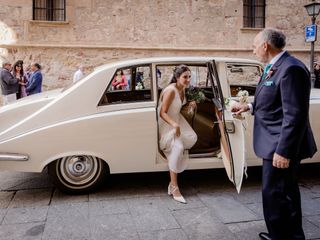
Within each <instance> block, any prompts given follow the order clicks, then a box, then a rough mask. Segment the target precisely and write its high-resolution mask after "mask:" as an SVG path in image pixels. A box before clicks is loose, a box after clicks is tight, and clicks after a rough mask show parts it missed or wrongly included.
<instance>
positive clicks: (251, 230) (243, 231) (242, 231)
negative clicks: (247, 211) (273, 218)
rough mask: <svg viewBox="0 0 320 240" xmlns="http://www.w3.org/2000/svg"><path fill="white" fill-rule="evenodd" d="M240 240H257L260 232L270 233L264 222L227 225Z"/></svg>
mask: <svg viewBox="0 0 320 240" xmlns="http://www.w3.org/2000/svg"><path fill="white" fill-rule="evenodd" d="M227 227H228V228H229V230H230V231H231V232H233V233H234V234H235V235H236V236H237V239H239V240H243V239H245V240H257V239H258V238H259V237H258V234H259V233H260V232H268V231H267V228H266V224H265V222H264V221H252V222H241V223H231V224H227Z"/></svg>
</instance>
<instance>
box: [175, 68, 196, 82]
mask: <svg viewBox="0 0 320 240" xmlns="http://www.w3.org/2000/svg"><path fill="white" fill-rule="evenodd" d="M186 71H189V72H191V71H190V68H189V67H188V66H187V65H179V66H176V67H175V68H174V69H173V74H172V78H171V81H170V83H176V82H177V79H178V78H179V77H180V76H181V74H182V73H184V72H186Z"/></svg>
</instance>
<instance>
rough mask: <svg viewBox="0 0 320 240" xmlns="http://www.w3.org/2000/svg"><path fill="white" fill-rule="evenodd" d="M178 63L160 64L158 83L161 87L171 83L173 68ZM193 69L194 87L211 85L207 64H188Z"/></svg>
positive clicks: (157, 68)
mask: <svg viewBox="0 0 320 240" xmlns="http://www.w3.org/2000/svg"><path fill="white" fill-rule="evenodd" d="M176 66H177V65H158V66H157V67H156V71H157V84H158V88H159V89H163V88H165V87H166V86H168V85H169V84H170V81H171V79H172V73H173V69H174V68H175V67H176ZM187 66H188V67H189V68H190V70H191V80H190V86H193V87H203V88H205V87H211V82H210V81H208V78H207V75H208V69H207V66H205V65H187Z"/></svg>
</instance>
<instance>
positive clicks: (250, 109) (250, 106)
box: [248, 103, 253, 114]
mask: <svg viewBox="0 0 320 240" xmlns="http://www.w3.org/2000/svg"><path fill="white" fill-rule="evenodd" d="M248 107H249V111H250V113H251V114H252V112H253V106H252V104H251V103H248Z"/></svg>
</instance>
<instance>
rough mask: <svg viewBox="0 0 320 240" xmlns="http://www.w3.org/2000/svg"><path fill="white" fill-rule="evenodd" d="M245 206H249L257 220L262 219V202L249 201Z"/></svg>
mask: <svg viewBox="0 0 320 240" xmlns="http://www.w3.org/2000/svg"><path fill="white" fill-rule="evenodd" d="M246 207H247V208H249V209H250V210H251V211H252V212H253V213H254V214H255V215H256V216H257V218H258V219H259V220H260V219H264V217H263V206H262V203H249V204H246Z"/></svg>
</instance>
